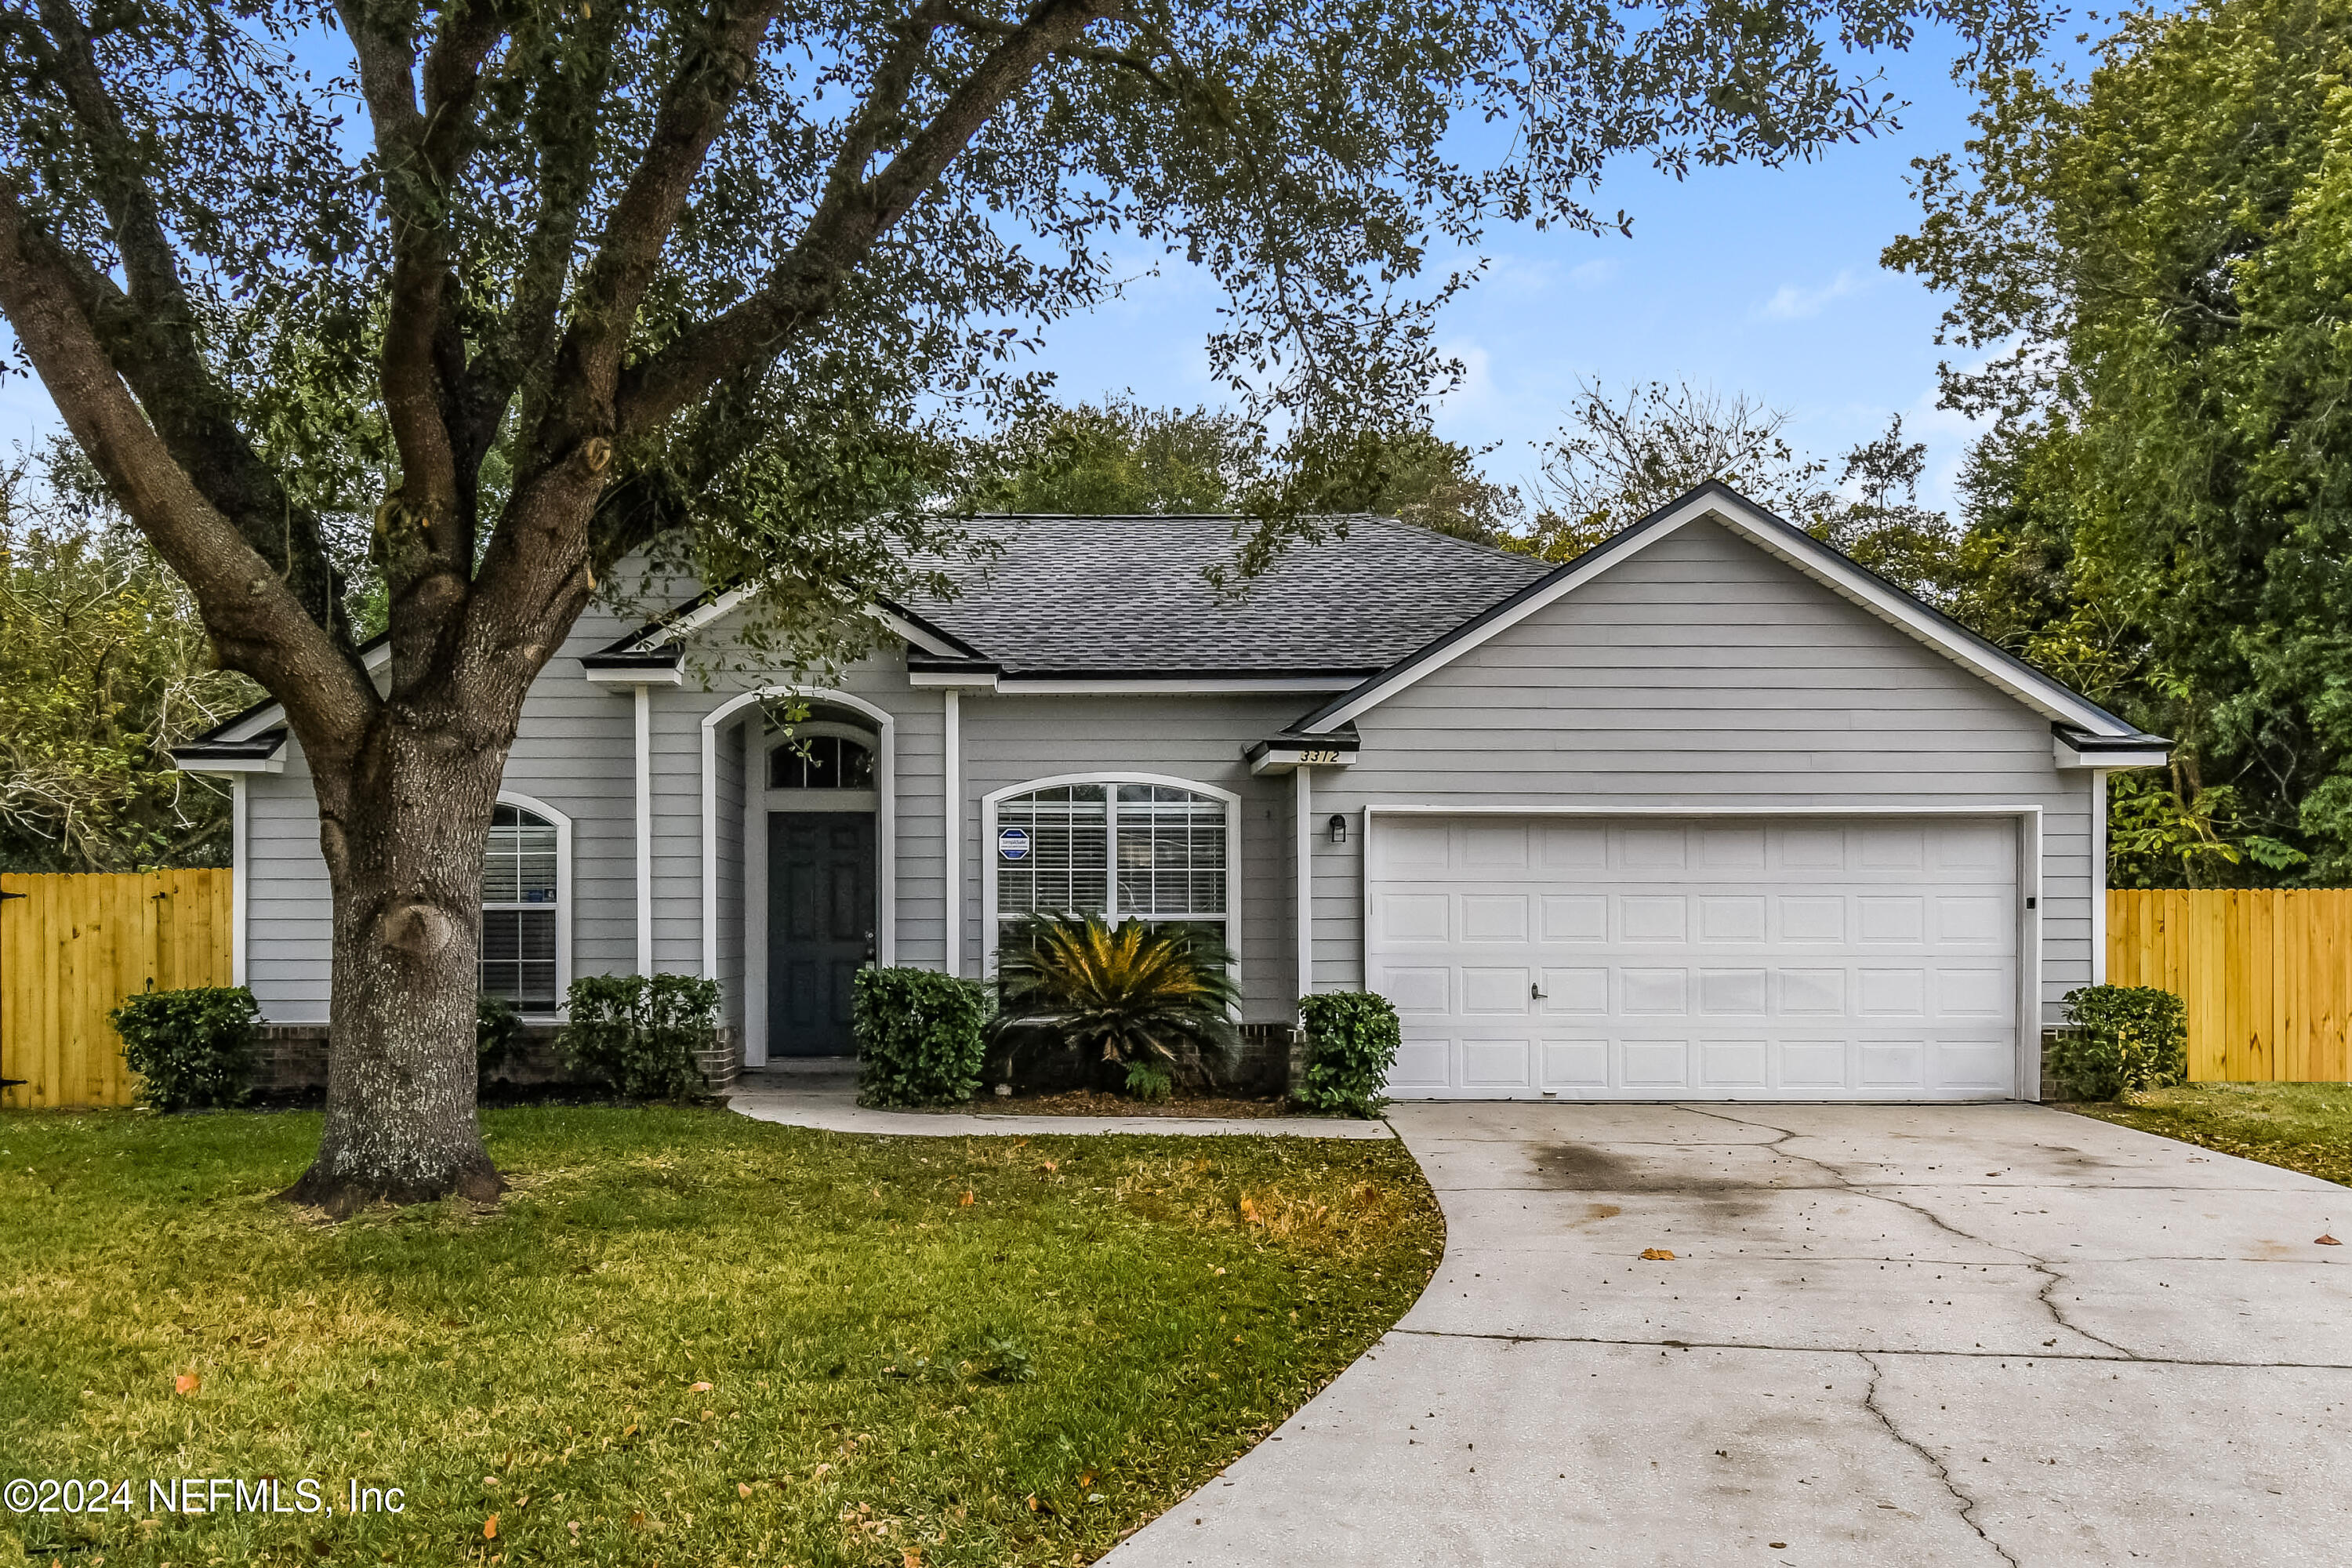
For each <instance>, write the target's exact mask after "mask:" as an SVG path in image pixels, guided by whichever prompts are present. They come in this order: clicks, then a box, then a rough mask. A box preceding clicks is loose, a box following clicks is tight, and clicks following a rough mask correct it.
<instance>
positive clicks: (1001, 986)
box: [994, 915, 1240, 1088]
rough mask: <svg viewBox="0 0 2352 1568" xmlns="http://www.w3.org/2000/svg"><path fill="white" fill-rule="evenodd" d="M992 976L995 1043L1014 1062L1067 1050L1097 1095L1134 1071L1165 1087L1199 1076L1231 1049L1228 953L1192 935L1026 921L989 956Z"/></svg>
mask: <svg viewBox="0 0 2352 1568" xmlns="http://www.w3.org/2000/svg"><path fill="white" fill-rule="evenodd" d="M997 973H998V975H999V979H998V982H997V984H998V990H999V994H1000V995H1001V997H1002V1000H1003V1012H1002V1014H1001V1015H1000V1016H998V1018H997V1020H996V1026H995V1031H994V1032H995V1034H996V1036H997V1037H998V1038H999V1039H1002V1040H1003V1041H1004V1043H1005V1044H1006V1045H1007V1046H1008V1047H1011V1048H1012V1050H1013V1053H1014V1054H1016V1055H1018V1054H1019V1053H1020V1052H1021V1051H1022V1050H1024V1048H1025V1049H1029V1050H1036V1049H1041V1048H1042V1049H1047V1050H1051V1049H1055V1048H1062V1047H1076V1049H1077V1051H1078V1052H1079V1054H1080V1055H1081V1057H1083V1058H1085V1059H1086V1060H1087V1061H1088V1062H1089V1063H1090V1064H1093V1067H1094V1069H1095V1071H1096V1073H1097V1080H1096V1086H1097V1087H1098V1088H1107V1087H1108V1085H1109V1084H1110V1083H1116V1082H1118V1081H1120V1080H1121V1079H1124V1077H1125V1076H1126V1069H1127V1068H1131V1067H1135V1066H1138V1065H1140V1066H1143V1067H1146V1068H1150V1069H1152V1070H1153V1071H1154V1072H1157V1073H1160V1074H1161V1075H1163V1076H1165V1077H1166V1078H1168V1079H1170V1080H1171V1082H1173V1081H1174V1080H1175V1079H1178V1078H1179V1077H1183V1078H1187V1079H1209V1078H1210V1077H1211V1076H1212V1074H1211V1070H1210V1067H1209V1060H1210V1058H1212V1057H1214V1058H1220V1059H1222V1060H1224V1061H1228V1062H1230V1060H1231V1059H1232V1058H1233V1055H1234V1048H1235V1047H1237V1046H1238V1045H1239V1043H1240V1033H1239V1031H1238V1030H1236V1029H1235V1028H1234V1024H1233V1012H1234V1003H1235V1001H1236V993H1235V990H1234V981H1233V955H1232V954H1231V953H1229V952H1226V951H1225V949H1224V947H1223V944H1222V943H1220V942H1217V941H1216V939H1215V938H1213V937H1212V936H1210V935H1208V934H1207V933H1205V932H1202V931H1195V930H1188V929H1186V928H1184V927H1181V926H1159V927H1154V926H1149V925H1146V924H1145V923H1144V922H1142V921H1120V922H1119V923H1118V924H1117V925H1115V926H1113V925H1106V924H1105V923H1104V922H1103V921H1102V920H1101V919H1100V918H1098V917H1097V916H1094V915H1084V916H1076V915H1070V916H1060V915H1033V916H1031V917H1030V918H1029V919H1028V920H1026V921H1023V922H1022V923H1021V924H1020V926H1019V927H1017V928H1016V929H1015V930H1014V931H1013V934H1012V936H1011V938H1010V939H1009V940H1008V941H1007V942H1005V943H1004V945H1003V948H1002V949H1001V950H1000V951H999V952H998V954H997ZM1109 1069H1117V1071H1116V1072H1115V1073H1113V1072H1111V1071H1110V1070H1109Z"/></svg>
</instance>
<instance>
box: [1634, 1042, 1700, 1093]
mask: <svg viewBox="0 0 2352 1568" xmlns="http://www.w3.org/2000/svg"><path fill="white" fill-rule="evenodd" d="M1618 1053H1619V1055H1618V1059H1619V1060H1620V1061H1621V1062H1622V1064H1623V1067H1622V1082H1623V1083H1624V1086H1625V1087H1626V1088H1627V1089H1686V1088H1688V1087H1689V1086H1690V1054H1691V1043H1690V1041H1689V1040H1687V1039H1667V1038H1660V1037H1643V1036H1638V1035H1637V1036H1630V1037H1627V1038H1625V1039H1623V1040H1622V1041H1620V1042H1619V1045H1618Z"/></svg>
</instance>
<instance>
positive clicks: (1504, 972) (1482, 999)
mask: <svg viewBox="0 0 2352 1568" xmlns="http://www.w3.org/2000/svg"><path fill="white" fill-rule="evenodd" d="M1535 989H1536V986H1535V981H1534V976H1533V972H1532V971H1529V970H1526V969H1472V968H1467V967H1465V969H1464V970H1463V971H1462V1011H1463V1012H1465V1013H1466V1014H1470V1015H1473V1016H1476V1015H1479V1014H1495V1013H1510V1014H1515V1015H1517V1016H1522V1017H1524V1016H1526V1015H1527V1013H1528V1008H1529V1005H1530V1003H1531V1000H1532V998H1533V996H1534V994H1535Z"/></svg>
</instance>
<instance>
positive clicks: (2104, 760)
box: [2050, 735, 2172, 772]
mask: <svg viewBox="0 0 2352 1568" xmlns="http://www.w3.org/2000/svg"><path fill="white" fill-rule="evenodd" d="M2050 751H2051V754H2052V756H2053V759H2054V760H2055V761H2056V762H2057V763H2058V765H2059V766H2060V767H2062V768H2097V769H2099V770H2101V771H2102V772H2104V771H2105V770H2107V769H2111V768H2160V767H2163V766H2164V765H2165V764H2166V763H2169V762H2170V761H2172V748H2171V747H2170V746H2167V745H2163V744H2160V743H2158V742H2154V741H2151V742H2148V743H2147V745H2145V746H2128V747H2126V746H2095V747H2093V748H2092V749H2091V750H2089V751H2087V752H2085V751H2081V750H2079V749H2077V748H2076V747H2075V746H2074V744H2073V742H2069V741H2068V740H2067V739H2066V737H2065V736H2063V735H2053V736H2051V737H2050Z"/></svg>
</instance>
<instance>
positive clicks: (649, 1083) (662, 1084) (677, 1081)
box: [555, 974, 719, 1100]
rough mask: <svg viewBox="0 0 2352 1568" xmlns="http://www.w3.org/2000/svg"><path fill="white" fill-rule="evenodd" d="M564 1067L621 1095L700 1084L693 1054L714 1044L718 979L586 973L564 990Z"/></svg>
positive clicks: (675, 1094) (665, 1095) (658, 1093)
mask: <svg viewBox="0 0 2352 1568" xmlns="http://www.w3.org/2000/svg"><path fill="white" fill-rule="evenodd" d="M564 1010H565V1021H564V1025H563V1027H562V1030H561V1031H560V1032H558V1034H557V1035H556V1037H555V1044H556V1048H557V1049H558V1050H560V1051H561V1052H562V1054H563V1065H564V1066H565V1067H567V1068H571V1069H572V1071H573V1072H575V1073H579V1074H581V1075H582V1076H583V1077H587V1078H593V1079H596V1080H597V1081H598V1082H600V1083H604V1084H608V1085H610V1086H611V1087H612V1089H613V1092H614V1093H615V1094H618V1095H619V1096H621V1098H623V1099H624V1100H677V1099H680V1098H682V1097H684V1096H686V1095H689V1094H693V1093H696V1092H697V1091H698V1090H699V1089H701V1088H702V1071H701V1069H700V1068H698V1066H696V1064H695V1054H696V1053H697V1052H698V1051H707V1050H709V1049H712V1048H713V1047H716V1046H717V1045H718V1043H719V983H718V982H717V981H715V980H704V979H701V978H700V977H698V976H696V975H692V974H656V975H652V976H646V975H643V974H591V975H586V976H583V978H581V979H578V980H575V981H573V982H572V988H571V989H570V990H569V991H567V992H566V993H565V994H564Z"/></svg>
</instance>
